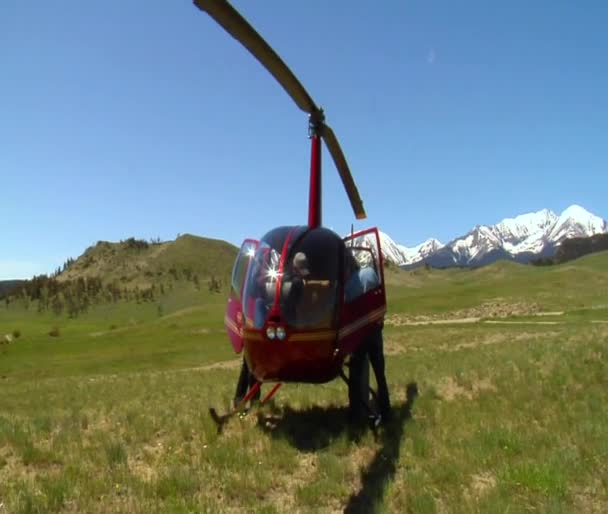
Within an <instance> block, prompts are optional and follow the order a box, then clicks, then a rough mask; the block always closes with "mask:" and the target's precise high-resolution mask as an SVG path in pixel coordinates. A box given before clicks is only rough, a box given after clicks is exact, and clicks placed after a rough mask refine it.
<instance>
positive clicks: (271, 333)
mask: <svg viewBox="0 0 608 514" xmlns="http://www.w3.org/2000/svg"><path fill="white" fill-rule="evenodd" d="M276 335H277V333H276V331H275V329H274V327H268V328H267V329H266V337H267V338H268V339H270V340H273V339H274V338H275V337H276Z"/></svg>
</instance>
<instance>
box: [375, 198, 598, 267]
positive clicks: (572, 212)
mask: <svg viewBox="0 0 608 514" xmlns="http://www.w3.org/2000/svg"><path fill="white" fill-rule="evenodd" d="M604 233H608V223H607V222H606V220H604V219H603V218H600V217H598V216H596V215H594V214H592V213H590V212H589V211H587V210H586V209H584V208H583V207H581V206H579V205H571V206H570V207H568V208H567V209H565V210H564V211H563V212H562V213H561V214H560V215H559V216H558V215H557V214H556V213H554V212H553V211H551V210H550V209H546V208H545V209H541V210H540V211H537V212H531V213H525V214H520V215H518V216H516V217H514V218H505V219H503V220H501V221H499V222H498V223H496V224H494V225H475V226H474V227H473V228H472V229H471V230H470V231H469V232H467V233H466V234H464V235H462V236H459V237H456V238H454V239H452V240H451V241H450V242H448V243H447V244H445V245H444V244H442V243H441V242H439V241H438V240H437V239H434V238H430V239H428V240H426V241H424V242H423V243H421V244H419V245H417V246H415V247H412V248H408V247H406V246H403V245H400V244H398V243H396V242H395V241H393V240H392V239H391V238H390V236H389V235H388V234H386V233H384V232H381V233H380V238H381V245H382V248H383V254H384V257H385V259H387V260H388V261H389V262H392V263H393V264H397V265H398V266H401V267H404V268H413V267H417V266H420V265H422V264H428V265H430V266H432V267H437V268H445V267H451V266H465V267H475V266H483V265H486V264H489V263H491V262H494V261H496V260H499V259H507V260H513V261H516V262H520V263H527V262H530V261H532V260H534V259H538V258H546V257H552V256H554V255H555V253H556V251H557V249H558V248H559V246H560V245H561V243H562V242H563V241H564V240H566V239H572V238H581V237H591V236H594V235H596V234H604ZM385 248H387V249H388V250H385Z"/></svg>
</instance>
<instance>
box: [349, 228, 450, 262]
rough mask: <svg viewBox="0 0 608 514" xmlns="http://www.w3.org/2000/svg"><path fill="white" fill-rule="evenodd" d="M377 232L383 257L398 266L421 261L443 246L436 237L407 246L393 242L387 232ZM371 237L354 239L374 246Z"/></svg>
mask: <svg viewBox="0 0 608 514" xmlns="http://www.w3.org/2000/svg"><path fill="white" fill-rule="evenodd" d="M378 234H379V235H380V247H381V248H382V255H383V257H384V258H385V259H386V260H388V261H389V262H392V263H393V264H398V265H400V266H407V265H409V264H414V263H417V262H420V261H423V260H424V259H426V258H427V257H428V256H429V255H432V254H433V253H434V252H436V251H437V250H439V249H440V248H443V245H442V244H441V243H440V242H439V241H438V240H437V239H429V240H427V241H425V242H424V243H420V244H419V245H418V246H414V247H413V248H408V247H407V246H403V245H400V244H397V243H395V241H393V240H392V239H391V238H390V236H389V235H388V234H385V233H384V232H382V231H381V230H379V231H378ZM372 237H373V236H370V235H365V236H362V237H358V238H356V239H355V241H354V242H355V245H362V246H371V247H374V246H375V241H372Z"/></svg>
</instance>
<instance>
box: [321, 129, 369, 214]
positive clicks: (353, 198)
mask: <svg viewBox="0 0 608 514" xmlns="http://www.w3.org/2000/svg"><path fill="white" fill-rule="evenodd" d="M321 137H323V140H324V141H325V144H326V145H327V149H328V150H329V153H330V154H331V157H332V159H333V160H334V163H335V164H336V168H338V173H340V178H341V179H342V184H344V189H346V194H347V195H348V199H349V200H350V204H351V205H352V207H353V211H355V216H356V217H357V219H358V220H362V219H365V218H367V214H365V209H364V208H363V201H362V200H361V197H360V196H359V191H358V190H357V186H356V185H355V181H354V179H353V176H352V175H351V173H350V169H349V168H348V164H347V162H346V157H344V153H342V148H340V143H338V139H337V138H336V135H335V134H334V131H333V130H332V129H331V128H330V127H329V126H328V125H325V124H324V125H323V127H322V129H321Z"/></svg>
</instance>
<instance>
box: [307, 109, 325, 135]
mask: <svg viewBox="0 0 608 514" xmlns="http://www.w3.org/2000/svg"><path fill="white" fill-rule="evenodd" d="M323 125H325V113H324V112H323V109H317V110H315V111H313V112H312V113H311V114H310V116H308V137H309V138H313V137H319V136H320V135H321V129H322V128H323Z"/></svg>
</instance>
